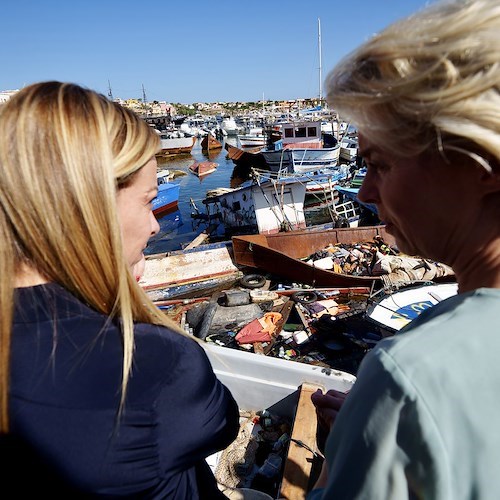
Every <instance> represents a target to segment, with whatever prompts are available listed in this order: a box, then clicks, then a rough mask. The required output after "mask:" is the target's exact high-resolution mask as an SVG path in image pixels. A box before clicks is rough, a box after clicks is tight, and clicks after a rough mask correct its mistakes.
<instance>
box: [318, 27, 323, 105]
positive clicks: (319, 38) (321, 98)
mask: <svg viewBox="0 0 500 500" xmlns="http://www.w3.org/2000/svg"><path fill="white" fill-rule="evenodd" d="M318 53H319V105H320V106H321V102H322V100H323V88H322V84H323V75H322V74H321V19H320V18H319V17H318Z"/></svg>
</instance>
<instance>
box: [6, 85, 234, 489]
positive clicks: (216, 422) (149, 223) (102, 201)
mask: <svg viewBox="0 0 500 500" xmlns="http://www.w3.org/2000/svg"><path fill="white" fill-rule="evenodd" d="M158 146H159V139H158V136H157V134H155V133H154V131H152V130H151V129H150V127H148V125H147V124H146V123H145V122H143V121H142V120H141V119H139V118H138V117H137V116H136V115H135V114H133V113H132V112H131V111H129V110H127V109H125V108H123V107H121V106H119V105H118V104H116V103H113V102H111V101H109V100H107V99H106V98H105V97H103V96H101V95H99V94H97V93H95V92H92V91H90V90H87V89H84V88H82V87H79V86H77V85H73V84H68V83H59V82H45V83H39V84H35V85H31V86H29V87H26V88H24V89H23V90H21V91H20V92H18V93H17V94H16V95H15V96H14V97H12V99H11V100H10V101H9V102H7V103H6V104H4V105H3V106H2V107H1V108H0V170H1V180H0V239H1V241H2V251H1V252H0V273H1V276H2V279H1V280H0V318H1V325H0V335H1V337H0V339H1V352H0V355H1V362H0V370H1V372H0V384H1V385H0V398H1V399H0V411H1V414H0V417H1V418H0V428H1V431H2V441H1V442H2V445H1V449H2V455H4V459H3V463H7V464H8V467H9V468H8V469H7V472H6V473H3V474H2V478H3V479H2V481H4V480H5V481H7V480H9V479H10V480H12V481H14V479H15V480H16V482H15V488H16V492H17V493H19V494H22V493H29V492H30V491H31V489H33V490H34V491H36V493H37V494H40V493H41V492H48V493H56V492H59V493H64V492H66V493H68V492H70V493H69V494H70V495H71V498H73V497H74V496H77V497H78V496H83V497H94V496H99V497H101V496H102V497H121V496H127V497H132V498H133V497H135V498H176V499H177V498H179V499H180V498H182V499H188V498H189V499H193V498H218V497H219V496H222V495H221V494H220V493H219V490H218V489H217V486H216V482H215V479H214V477H213V475H212V474H211V471H210V469H209V468H208V466H207V464H206V462H205V458H206V457H207V456H208V455H210V454H212V453H214V452H215V451H217V450H220V449H222V448H224V447H225V446H227V445H228V444H229V443H230V442H231V441H232V440H233V439H234V438H235V436H236V433H237V429H238V409H237V406H236V403H235V401H234V399H233V398H232V396H231V394H230V393H229V391H228V390H227V389H226V387H224V386H223V385H222V384H221V383H220V382H219V381H218V380H217V378H216V377H215V375H214V373H213V371H212V368H211V365H210V363H209V361H208V358H207V356H206V354H205V352H204V351H203V349H202V347H201V346H200V345H199V344H198V343H197V342H196V341H194V340H193V339H192V338H188V337H186V336H185V335H183V334H182V333H181V332H180V331H179V329H178V328H177V327H176V326H175V325H174V324H173V323H171V322H170V321H169V320H167V318H166V317H165V316H164V315H163V314H162V313H161V312H160V311H159V310H158V309H157V308H156V307H155V306H154V305H153V304H152V303H151V301H150V300H149V299H148V298H147V296H146V295H145V294H144V292H143V291H142V290H141V288H140V287H139V286H138V285H137V283H136V280H135V276H134V275H133V271H132V270H133V267H134V266H135V265H136V264H138V263H140V261H141V260H142V258H143V250H144V248H145V247H146V245H147V242H148V239H149V238H150V236H152V235H154V234H155V233H156V232H157V231H158V228H159V227H158V223H157V222H156V220H155V218H154V216H153V213H152V211H151V202H152V200H153V199H154V197H155V196H156V193H157V182H156V160H155V153H156V151H157V150H158Z"/></svg>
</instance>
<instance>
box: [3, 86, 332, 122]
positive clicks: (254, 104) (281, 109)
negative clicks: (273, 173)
mask: <svg viewBox="0 0 500 500" xmlns="http://www.w3.org/2000/svg"><path fill="white" fill-rule="evenodd" d="M16 92H18V90H4V91H0V104H2V103H4V102H6V101H8V100H9V99H10V98H11V97H12V95H14V94H15V93H16ZM107 97H108V98H110V99H111V100H113V101H115V102H118V103H119V104H121V105H122V106H125V107H127V108H130V109H132V110H134V111H135V112H136V113H138V114H140V115H143V116H151V117H153V116H171V117H174V116H196V115H198V114H200V115H204V116H216V115H226V114H227V115H231V116H239V115H252V114H253V115H255V116H259V117H262V116H263V115H264V114H270V115H279V114H282V113H294V112H297V111H299V110H301V109H307V108H314V107H316V106H318V105H320V104H322V105H323V106H324V101H322V100H321V99H319V98H318V97H316V98H303V99H291V100H282V101H274V100H268V101H266V100H263V101H250V102H211V103H206V102H195V103H192V104H182V103H170V102H167V101H156V100H155V101H148V100H147V99H145V97H143V98H138V99H121V98H115V97H113V96H112V95H108V96H107Z"/></svg>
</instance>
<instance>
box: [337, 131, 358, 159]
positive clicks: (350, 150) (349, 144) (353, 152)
mask: <svg viewBox="0 0 500 500" xmlns="http://www.w3.org/2000/svg"><path fill="white" fill-rule="evenodd" d="M358 147H359V145H358V140H357V138H355V137H344V138H343V139H342V140H341V141H340V158H342V159H344V160H347V161H354V160H356V157H357V156H358Z"/></svg>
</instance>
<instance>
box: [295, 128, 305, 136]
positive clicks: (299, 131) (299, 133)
mask: <svg viewBox="0 0 500 500" xmlns="http://www.w3.org/2000/svg"><path fill="white" fill-rule="evenodd" d="M295 137H306V127H299V128H298V129H296V130H295Z"/></svg>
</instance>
